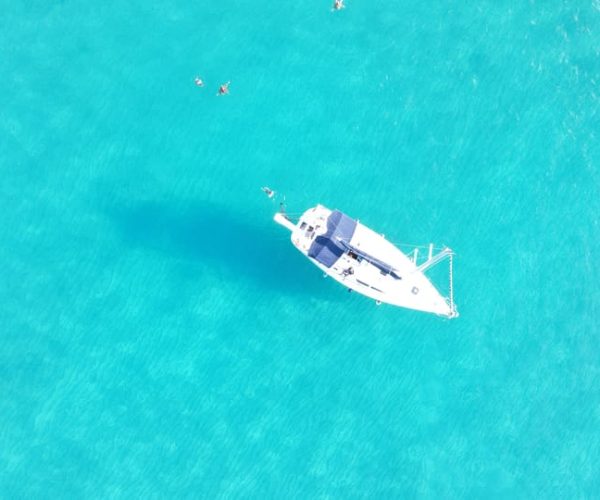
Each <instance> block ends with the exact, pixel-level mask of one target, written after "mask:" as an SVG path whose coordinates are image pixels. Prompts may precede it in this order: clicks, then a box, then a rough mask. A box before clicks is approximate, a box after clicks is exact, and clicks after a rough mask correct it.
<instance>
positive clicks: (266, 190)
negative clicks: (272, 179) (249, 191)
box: [261, 186, 275, 198]
mask: <svg viewBox="0 0 600 500" xmlns="http://www.w3.org/2000/svg"><path fill="white" fill-rule="evenodd" d="M261 189H262V190H263V192H264V193H265V194H266V195H267V196H268V197H269V198H273V196H275V191H273V190H272V189H270V188H268V187H266V186H265V187H264V188H261Z"/></svg>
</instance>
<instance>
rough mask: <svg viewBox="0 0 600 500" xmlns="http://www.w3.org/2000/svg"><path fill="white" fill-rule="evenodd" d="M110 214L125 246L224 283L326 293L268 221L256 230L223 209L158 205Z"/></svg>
mask: <svg viewBox="0 0 600 500" xmlns="http://www.w3.org/2000/svg"><path fill="white" fill-rule="evenodd" d="M109 213H110V216H111V219H112V220H113V221H114V222H115V224H116V226H117V227H118V229H119V232H120V233H121V236H122V238H123V241H124V242H125V243H126V244H128V245H131V246H134V247H145V248H148V249H151V250H153V251H158V252H161V253H164V254H165V255H166V256H167V257H169V258H175V259H187V260H190V261H194V262H201V263H203V264H205V265H209V266H212V267H215V268H216V269H218V270H219V271H221V272H223V273H224V278H225V279H228V280H237V279H245V280H250V281H252V282H253V283H254V284H256V285H259V286H265V287H268V288H271V289H275V290H277V291H279V292H281V293H286V294H290V293H291V294H310V295H313V296H315V295H322V294H323V295H324V294H328V290H327V288H328V287H324V286H323V285H324V283H323V279H322V277H321V275H320V274H319V273H318V272H315V271H314V270H313V269H311V268H310V266H308V265H307V264H306V263H305V262H304V261H303V260H304V259H303V258H302V257H301V256H300V255H297V253H296V252H293V251H292V250H293V249H291V248H290V245H289V241H288V240H289V238H288V237H286V236H285V235H283V234H281V232H280V231H279V228H278V227H277V225H276V224H274V223H273V222H272V221H271V218H270V217H269V218H268V219H266V220H265V224H264V226H263V225H255V224H252V223H251V222H249V221H247V220H245V219H244V214H243V213H242V214H239V213H234V212H233V211H231V209H228V208H227V207H225V206H220V205H216V204H211V203H194V204H186V205H176V204H169V203H167V202H163V203H161V202H156V201H152V202H149V201H144V202H138V203H131V202H129V203H124V204H123V205H122V206H114V207H112V208H111V209H109ZM192 272H197V271H192ZM199 279H200V275H199ZM330 298H334V297H330Z"/></svg>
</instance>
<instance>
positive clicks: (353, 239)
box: [275, 205, 458, 317]
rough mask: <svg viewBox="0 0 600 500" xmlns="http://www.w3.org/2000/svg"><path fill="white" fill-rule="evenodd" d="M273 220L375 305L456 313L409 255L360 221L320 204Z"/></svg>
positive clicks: (321, 264) (329, 272)
mask: <svg viewBox="0 0 600 500" xmlns="http://www.w3.org/2000/svg"><path fill="white" fill-rule="evenodd" d="M332 214H333V216H332ZM334 217H336V218H337V219H338V220H339V224H340V226H343V224H345V225H346V227H345V230H346V233H343V232H340V231H337V229H336V227H335V226H334V225H333V224H332V222H331V221H332V219H333V218H334ZM340 217H343V219H341V220H340ZM275 221H276V222H278V223H279V224H281V225H283V226H285V227H287V229H289V230H290V231H291V240H292V243H293V244H294V246H295V247H296V248H297V249H298V250H299V251H300V252H301V253H303V254H304V255H305V256H306V257H307V258H308V259H309V260H310V261H311V262H312V263H313V264H315V265H316V266H317V267H318V268H319V269H321V270H322V271H323V272H324V273H325V274H326V275H328V276H330V277H331V278H333V279H334V280H336V281H338V282H339V283H340V284H342V285H343V286H345V287H346V288H348V289H350V290H354V291H356V292H358V293H360V294H362V295H365V296H367V297H369V298H371V299H374V300H375V301H377V303H386V304H391V305H394V306H398V307H405V308H408V309H415V310H418V311H424V312H429V313H434V314H438V315H441V316H446V317H456V316H457V315H458V313H457V312H456V309H455V308H454V307H453V305H452V304H451V303H450V302H449V301H448V300H446V299H445V298H444V297H443V296H442V295H441V294H440V293H439V292H438V290H437V289H436V288H435V286H434V285H433V284H432V283H431V282H430V281H429V279H428V278H427V277H426V276H425V275H424V274H423V272H421V271H420V270H418V269H417V266H416V265H415V263H414V262H413V261H412V260H411V259H409V258H408V257H407V256H406V255H405V254H404V253H402V252H401V251H400V250H399V249H398V248H397V247H396V246H394V245H393V244H392V243H390V242H389V241H387V240H386V239H385V238H384V237H383V236H382V235H380V234H377V233H375V232H374V231H372V230H371V229H369V228H368V227H366V226H364V225H363V224H361V223H360V222H358V221H353V220H352V219H350V218H348V217H347V216H345V215H343V214H341V213H340V212H337V211H336V212H335V213H334V212H332V211H331V210H329V209H328V208H326V207H323V206H321V205H317V206H316V207H314V208H311V209H309V210H307V211H306V212H305V213H304V214H303V215H302V216H301V217H300V219H299V220H298V222H297V223H296V224H294V223H293V222H292V221H290V220H289V219H288V218H287V217H285V216H284V215H283V214H281V213H278V214H276V215H275ZM343 229H344V228H343ZM350 233H351V236H349V235H350ZM340 234H341V236H340ZM318 252H320V253H318Z"/></svg>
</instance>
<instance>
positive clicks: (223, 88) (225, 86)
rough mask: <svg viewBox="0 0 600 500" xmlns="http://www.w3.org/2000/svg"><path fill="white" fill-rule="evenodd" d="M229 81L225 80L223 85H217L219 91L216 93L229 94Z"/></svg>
mask: <svg viewBox="0 0 600 500" xmlns="http://www.w3.org/2000/svg"><path fill="white" fill-rule="evenodd" d="M230 83H231V82H226V83H224V84H223V85H221V86H220V87H219V92H218V93H217V95H227V94H229V84H230Z"/></svg>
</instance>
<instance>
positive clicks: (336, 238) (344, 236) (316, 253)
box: [308, 210, 356, 267]
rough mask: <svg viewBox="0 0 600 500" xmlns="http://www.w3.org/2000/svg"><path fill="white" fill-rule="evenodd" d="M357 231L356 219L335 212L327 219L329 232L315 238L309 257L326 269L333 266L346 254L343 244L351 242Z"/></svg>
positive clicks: (337, 211)
mask: <svg viewBox="0 0 600 500" xmlns="http://www.w3.org/2000/svg"><path fill="white" fill-rule="evenodd" d="M355 229H356V221H355V220H354V219H351V218H350V217H348V216H347V215H346V214H343V213H342V212H340V211H339V210H334V211H333V212H331V214H330V215H329V217H328V218H327V232H326V233H325V234H323V235H321V236H317V237H316V238H315V241H313V243H312V245H311V246H310V248H309V249H308V256H309V257H312V258H313V259H315V260H316V261H317V262H320V263H321V264H323V265H324V266H325V267H331V266H333V265H334V264H335V263H336V262H337V260H338V259H339V258H340V257H341V256H342V255H343V254H344V253H345V252H346V247H345V246H344V244H343V243H342V242H347V241H350V239H351V238H352V235H353V234H354V230H355Z"/></svg>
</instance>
